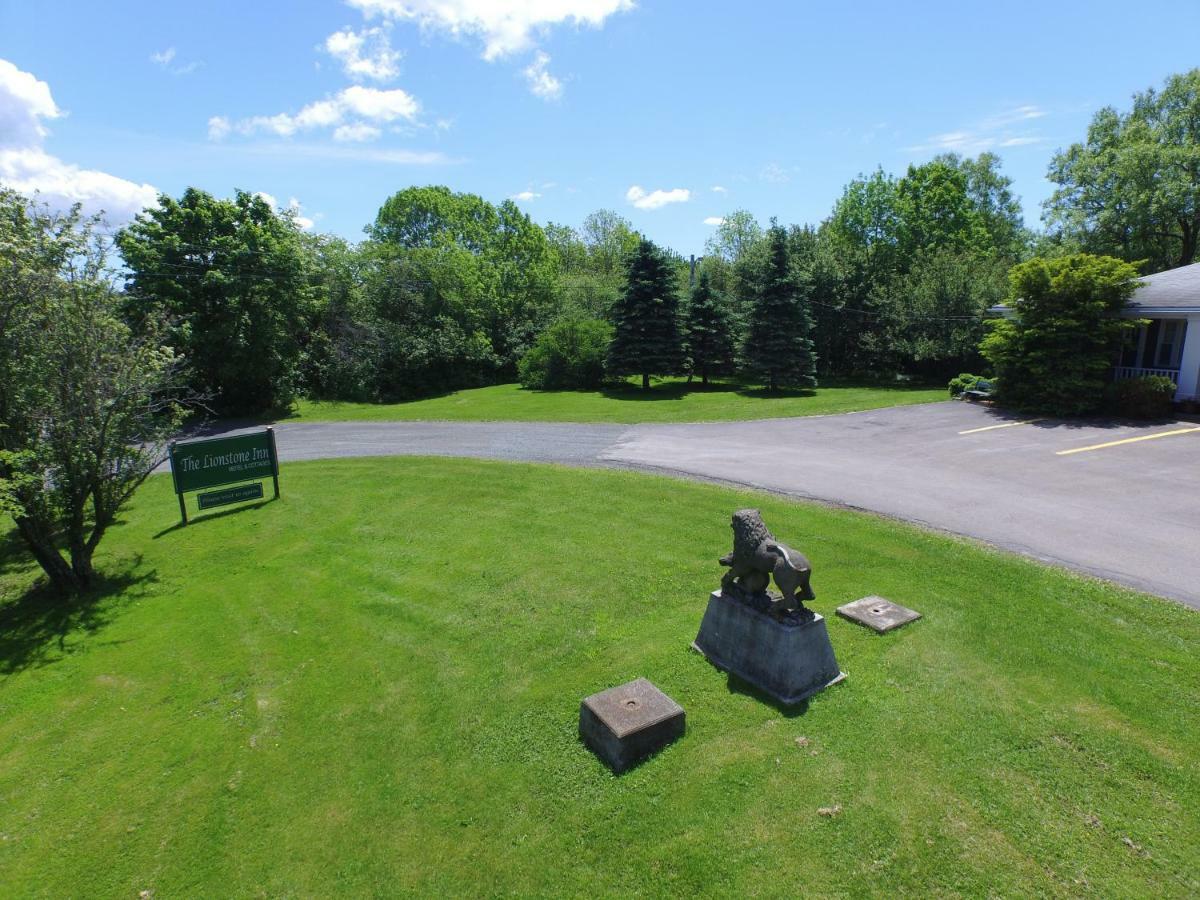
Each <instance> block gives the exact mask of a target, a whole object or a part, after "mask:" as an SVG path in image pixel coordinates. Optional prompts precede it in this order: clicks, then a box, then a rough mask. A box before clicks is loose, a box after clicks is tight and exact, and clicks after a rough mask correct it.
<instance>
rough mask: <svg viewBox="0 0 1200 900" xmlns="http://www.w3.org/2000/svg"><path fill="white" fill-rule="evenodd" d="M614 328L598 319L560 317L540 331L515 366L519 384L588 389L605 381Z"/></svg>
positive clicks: (548, 387)
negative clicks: (606, 359) (606, 362)
mask: <svg viewBox="0 0 1200 900" xmlns="http://www.w3.org/2000/svg"><path fill="white" fill-rule="evenodd" d="M612 336H613V329H612V326H611V325H609V324H608V323H607V322H602V321H600V320H599V319H586V318H574V319H562V320H560V321H558V322H555V323H554V324H553V325H551V326H550V327H549V328H547V329H546V330H545V331H543V332H542V333H541V334H540V335H539V336H538V339H537V340H536V341H534V344H533V346H532V347H530V348H529V350H528V352H526V354H525V355H524V356H523V357H521V361H520V363H519V364H518V366H517V371H518V375H519V377H520V380H521V384H522V386H524V387H527V388H534V389H537V390H564V389H565V390H588V389H593V388H597V387H599V386H600V385H601V384H602V383H603V382H604V374H605V370H604V359H605V356H606V354H607V353H608V345H609V342H610V341H612Z"/></svg>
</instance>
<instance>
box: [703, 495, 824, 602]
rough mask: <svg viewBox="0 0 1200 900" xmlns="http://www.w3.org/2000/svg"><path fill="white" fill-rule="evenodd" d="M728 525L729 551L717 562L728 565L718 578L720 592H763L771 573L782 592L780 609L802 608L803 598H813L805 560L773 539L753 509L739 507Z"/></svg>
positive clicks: (808, 569)
mask: <svg viewBox="0 0 1200 900" xmlns="http://www.w3.org/2000/svg"><path fill="white" fill-rule="evenodd" d="M732 524H733V550H732V551H730V552H729V553H728V554H726V555H725V556H722V557H721V559H720V563H721V565H723V566H728V567H729V571H728V572H726V573H725V575H724V577H723V578H722V579H721V593H723V594H730V595H733V596H739V595H740V596H741V597H743V598H749V597H755V596H760V595H764V594H766V591H767V586H768V585H769V584H770V583H771V578H772V576H773V577H774V578H775V586H776V587H778V588H779V590H780V592H781V593H782V594H783V599H782V601H781V602H780V604H779V606H780V607H781V608H782V609H783V610H787V611H799V610H803V608H804V607H803V605H802V604H803V601H805V600H815V599H816V595H815V594H814V593H813V590H812V585H811V584H810V580H811V578H812V566H811V565H810V564H809V562H808V559H807V558H805V556H804V554H803V553H800V552H799V551H797V550H793V549H792V548H791V547H789V546H787V545H786V544H781V543H780V542H779V541H777V540H775V535H773V534H771V532H770V531H768V530H767V526H766V525H765V524H763V520H762V514H761V513H760V512H759V511H758V510H757V509H739V510H738V511H737V512H735V513H734V514H733V523H732Z"/></svg>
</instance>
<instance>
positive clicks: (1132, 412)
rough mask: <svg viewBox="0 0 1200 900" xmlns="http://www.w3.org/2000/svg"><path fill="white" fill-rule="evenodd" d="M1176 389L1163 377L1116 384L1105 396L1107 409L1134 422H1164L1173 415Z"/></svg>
mask: <svg viewBox="0 0 1200 900" xmlns="http://www.w3.org/2000/svg"><path fill="white" fill-rule="evenodd" d="M1175 389H1176V385H1175V382H1173V381H1171V379H1170V378H1165V377H1163V376H1162V375H1144V376H1142V377H1141V378H1130V379H1127V380H1125V381H1115V382H1113V383H1112V384H1110V385H1109V386H1108V388H1107V389H1106V390H1105V392H1104V399H1105V406H1106V408H1107V409H1108V410H1109V411H1110V412H1112V413H1115V414H1116V415H1118V416H1125V417H1127V418H1130V419H1163V418H1166V417H1167V416H1168V415H1169V414H1170V412H1171V399H1172V398H1173V397H1174V396H1175Z"/></svg>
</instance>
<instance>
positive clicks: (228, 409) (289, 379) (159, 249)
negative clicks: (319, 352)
mask: <svg viewBox="0 0 1200 900" xmlns="http://www.w3.org/2000/svg"><path fill="white" fill-rule="evenodd" d="M117 243H118V245H119V246H120V249H121V253H122V255H123V256H124V258H125V264H126V266H127V267H128V270H129V275H128V277H127V278H126V282H125V289H126V295H127V312H128V313H129V315H130V316H131V318H132V320H133V321H135V322H142V321H146V320H148V319H151V318H155V317H157V316H159V315H163V314H165V315H166V316H167V317H168V318H169V319H170V320H171V322H172V329H171V344H172V346H174V347H176V348H177V349H179V350H180V351H181V352H182V353H184V354H185V355H186V356H187V358H188V360H189V363H190V370H191V373H192V376H193V378H194V379H195V387H196V389H197V390H200V391H204V392H207V393H209V394H210V395H211V396H212V400H211V403H212V405H213V407H214V408H215V409H216V410H218V411H219V412H221V413H224V414H229V415H243V414H250V413H256V412H261V411H263V410H267V409H272V408H276V407H283V406H286V405H287V404H289V403H290V402H291V401H292V399H293V397H294V396H295V394H296V390H297V387H298V383H299V372H300V361H301V349H302V346H303V341H304V333H305V329H306V327H307V323H308V321H309V319H310V316H311V311H312V304H313V298H314V292H313V289H312V285H311V283H310V276H311V270H310V267H309V260H308V256H307V255H306V253H305V250H304V245H303V244H302V242H301V239H300V233H299V229H298V227H297V226H296V224H295V223H294V222H293V221H292V219H291V217H290V216H287V215H281V214H279V213H277V212H276V211H275V210H273V209H272V208H271V207H270V206H269V205H268V204H267V203H266V202H265V201H264V200H263V198H262V197H261V196H258V195H255V194H250V193H247V192H245V191H238V192H237V193H236V194H235V196H234V198H233V199H232V200H219V199H217V198H215V197H213V196H212V195H211V194H208V193H206V192H204V191H201V190H197V189H196V188H188V189H187V190H186V191H184V193H183V196H182V197H181V198H180V199H178V200H175V199H174V198H172V197H169V196H167V195H166V194H163V195H161V196H160V197H159V205H158V206H157V207H154V208H151V209H148V210H146V211H145V212H143V213H142V214H141V215H139V216H138V217H137V219H136V220H135V221H134V222H133V224H132V225H130V226H129V227H128V228H126V229H124V230H123V231H122V232H121V233H120V234H119V235H118V237H117Z"/></svg>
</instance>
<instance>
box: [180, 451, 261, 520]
mask: <svg viewBox="0 0 1200 900" xmlns="http://www.w3.org/2000/svg"><path fill="white" fill-rule="evenodd" d="M169 456H170V460H171V477H172V479H173V480H174V483H175V493H176V495H177V496H178V497H179V515H180V518H181V520H182V524H184V525H186V524H187V523H188V517H187V504H186V503H185V502H184V496H183V495H184V494H186V493H188V492H190V491H202V490H205V489H206V488H216V487H223V486H225V485H232V484H239V485H240V486H239V487H234V488H226V489H225V490H220V491H209V492H207V493H203V494H199V495H198V496H197V498H196V500H197V504H198V505H199V507H200V509H202V510H205V509H212V508H214V507H217V506H225V505H226V504H229V503H240V502H242V501H244V500H257V499H259V498H261V497H262V495H263V488H262V482H261V481H260V479H263V478H266V477H268V476H270V478H271V480H272V482H273V483H274V487H275V499H279V454H278V453H277V452H276V449H275V429H273V428H268V429H267V430H266V431H259V432H256V433H254V434H242V435H236V436H234V437H218V438H208V439H206V440H201V441H188V442H187V443H182V444H181V443H178V442H173V443H172V444H171V446H170V450H169ZM251 481H253V482H256V483H255V484H244V483H243V482H251Z"/></svg>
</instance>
